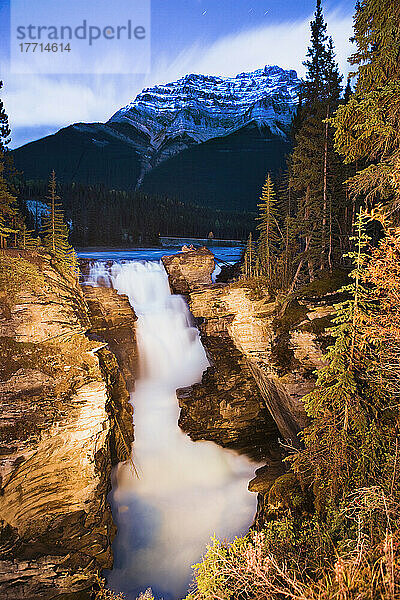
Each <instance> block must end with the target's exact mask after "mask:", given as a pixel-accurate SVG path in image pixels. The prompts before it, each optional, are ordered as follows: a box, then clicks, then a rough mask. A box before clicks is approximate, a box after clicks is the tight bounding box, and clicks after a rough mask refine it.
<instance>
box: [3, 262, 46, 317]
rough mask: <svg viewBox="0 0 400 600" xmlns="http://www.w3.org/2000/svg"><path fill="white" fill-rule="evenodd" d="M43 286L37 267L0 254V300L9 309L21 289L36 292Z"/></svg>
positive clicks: (42, 279) (42, 278)
mask: <svg viewBox="0 0 400 600" xmlns="http://www.w3.org/2000/svg"><path fill="white" fill-rule="evenodd" d="M43 285H44V277H43V275H42V273H41V272H40V270H39V268H38V267H36V266H35V265H33V264H32V263H31V262H29V261H27V260H25V259H23V258H12V257H9V256H6V255H1V254H0V298H2V301H3V302H4V304H6V305H7V306H8V307H9V308H11V307H12V306H13V305H14V303H15V301H16V299H17V296H18V293H19V292H20V291H21V289H22V288H23V287H26V288H28V289H31V290H32V291H38V290H40V289H42V288H43Z"/></svg>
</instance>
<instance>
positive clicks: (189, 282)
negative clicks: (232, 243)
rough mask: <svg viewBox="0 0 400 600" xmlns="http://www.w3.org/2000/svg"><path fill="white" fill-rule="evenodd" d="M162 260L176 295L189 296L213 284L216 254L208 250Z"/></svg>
mask: <svg viewBox="0 0 400 600" xmlns="http://www.w3.org/2000/svg"><path fill="white" fill-rule="evenodd" d="M161 260H162V262H163V265H164V267H165V270H166V271H167V273H168V277H169V283H170V287H171V290H172V292H173V293H175V294H189V293H190V292H192V291H193V290H195V289H198V288H201V287H203V286H206V285H210V284H211V283H212V280H211V275H212V273H213V271H214V268H215V260H214V254H213V253H212V252H211V251H210V250H208V248H205V247H204V248H198V249H197V250H189V251H184V252H180V253H179V254H175V255H174V256H163V257H162V259H161Z"/></svg>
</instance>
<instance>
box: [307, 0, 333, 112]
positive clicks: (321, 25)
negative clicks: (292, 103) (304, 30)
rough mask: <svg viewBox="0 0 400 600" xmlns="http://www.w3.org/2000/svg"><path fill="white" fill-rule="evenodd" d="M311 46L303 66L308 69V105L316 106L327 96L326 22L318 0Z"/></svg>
mask: <svg viewBox="0 0 400 600" xmlns="http://www.w3.org/2000/svg"><path fill="white" fill-rule="evenodd" d="M310 26H311V45H310V46H309V47H308V51H307V59H308V60H306V61H304V62H303V65H304V66H305V67H306V69H307V73H306V79H305V81H304V82H303V90H304V99H305V103H306V104H314V103H315V102H318V100H321V99H322V98H323V97H324V95H325V59H326V49H325V46H326V40H327V35H326V27H327V25H326V22H325V19H324V15H323V12H322V5H321V0H317V6H316V10H315V14H314V20H313V21H311V24H310Z"/></svg>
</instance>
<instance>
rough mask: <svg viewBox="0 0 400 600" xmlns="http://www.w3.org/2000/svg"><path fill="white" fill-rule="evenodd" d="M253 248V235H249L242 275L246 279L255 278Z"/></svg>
mask: <svg viewBox="0 0 400 600" xmlns="http://www.w3.org/2000/svg"><path fill="white" fill-rule="evenodd" d="M255 259H256V255H255V246H254V242H253V235H252V234H251V233H250V235H249V238H248V240H247V244H246V249H245V251H244V257H243V266H242V275H243V276H244V277H245V278H246V279H251V278H252V277H255V276H256V271H255Z"/></svg>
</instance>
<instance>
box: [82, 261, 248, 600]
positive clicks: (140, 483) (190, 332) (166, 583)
mask: <svg viewBox="0 0 400 600" xmlns="http://www.w3.org/2000/svg"><path fill="white" fill-rule="evenodd" d="M89 280H90V281H88V283H90V282H91V283H92V284H94V285H96V284H97V282H100V281H101V282H102V283H103V285H104V283H105V284H106V285H112V286H113V287H114V288H115V289H116V290H117V291H118V292H119V293H121V294H126V295H127V296H128V297H129V300H130V303H131V305H132V306H133V308H134V309H135V312H136V314H137V316H138V320H137V323H136V327H137V342H138V352H139V365H140V374H139V378H138V380H137V382H136V386H135V390H134V392H133V393H132V394H131V402H132V405H133V407H134V422H135V442H134V447H133V454H132V458H133V461H134V464H135V466H136V468H137V470H138V473H139V478H137V477H136V476H135V475H134V473H133V472H132V467H131V465H130V464H129V462H128V463H124V464H119V465H118V467H117V468H116V469H115V470H114V473H113V482H112V483H113V487H112V492H111V494H110V501H111V505H112V510H113V516H114V520H115V522H116V525H117V527H118V533H117V536H116V538H115V541H114V544H113V551H114V568H113V569H112V571H107V572H106V573H105V575H106V578H107V583H108V587H109V588H111V589H113V590H115V591H118V592H123V593H124V594H126V596H127V598H128V599H129V600H133V599H135V598H136V597H137V596H138V595H139V593H140V592H141V591H145V590H146V588H148V587H151V588H152V590H153V593H154V594H155V596H156V597H158V598H160V597H163V598H165V599H173V600H175V599H178V598H184V597H185V595H186V593H187V589H188V586H189V583H190V580H191V573H192V570H191V565H193V564H194V563H195V562H197V561H198V560H199V559H200V558H201V555H202V554H203V553H204V551H205V548H206V544H207V543H208V542H209V541H210V538H211V537H212V536H214V535H216V536H217V537H218V538H220V539H231V540H232V539H233V538H234V537H235V536H238V535H241V534H244V533H245V532H246V531H247V530H248V528H249V526H250V524H251V522H252V519H253V517H254V513H255V509H256V496H255V494H250V493H249V492H248V491H247V485H248V481H249V480H250V479H251V478H252V477H253V476H254V470H255V468H256V467H257V465H255V464H254V463H252V462H250V461H249V460H248V459H247V458H246V457H243V456H238V455H236V454H234V453H233V452H230V451H228V450H224V449H222V448H220V447H218V446H217V445H215V444H213V443H212V442H192V441H191V440H190V438H189V437H188V436H187V435H185V434H184V433H183V432H182V431H181V430H180V429H179V427H178V417H179V407H178V401H177V398H176V389H178V388H181V387H186V386H189V385H191V384H193V383H195V382H199V381H201V377H202V374H203V372H204V370H205V369H206V368H207V367H208V366H209V362H208V359H207V357H206V354H205V351H204V348H203V346H202V343H201V341H200V337H199V334H198V331H197V329H196V328H195V327H194V326H193V323H192V318H191V315H190V313H189V311H188V308H187V305H186V302H185V300H184V299H183V298H182V297H181V296H175V295H171V292H170V289H169V284H168V277H167V274H166V272H165V270H164V268H163V266H162V264H161V263H159V262H151V261H147V262H145V261H134V262H122V263H114V264H113V265H112V266H111V267H110V266H108V267H107V266H106V265H105V263H102V262H97V263H95V264H94V265H93V266H92V268H91V270H90V275H89Z"/></svg>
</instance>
